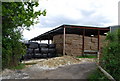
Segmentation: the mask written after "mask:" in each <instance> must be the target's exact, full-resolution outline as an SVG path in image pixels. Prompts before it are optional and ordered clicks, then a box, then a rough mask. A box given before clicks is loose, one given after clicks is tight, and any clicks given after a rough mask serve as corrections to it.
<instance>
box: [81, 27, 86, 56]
mask: <svg viewBox="0 0 120 81" xmlns="http://www.w3.org/2000/svg"><path fill="white" fill-rule="evenodd" d="M84 37H85V29H83V36H82V56H84Z"/></svg>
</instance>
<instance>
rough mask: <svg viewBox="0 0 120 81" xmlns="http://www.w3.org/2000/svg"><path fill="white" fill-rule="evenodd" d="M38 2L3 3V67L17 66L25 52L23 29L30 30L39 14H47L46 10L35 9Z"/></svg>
mask: <svg viewBox="0 0 120 81" xmlns="http://www.w3.org/2000/svg"><path fill="white" fill-rule="evenodd" d="M38 5H39V4H38V2H30V1H29V2H3V3H2V68H10V67H16V66H18V64H19V59H20V58H21V56H22V55H23V54H25V50H26V49H25V48H26V47H25V46H24V44H22V42H20V41H21V40H22V31H23V30H24V29H27V30H29V27H30V26H31V25H34V24H35V23H36V22H37V21H35V19H36V18H38V16H40V15H41V14H42V15H44V16H45V14H46V11H45V10H44V11H43V12H42V11H34V7H37V6H38Z"/></svg>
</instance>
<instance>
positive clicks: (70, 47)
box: [53, 34, 105, 56]
mask: <svg viewBox="0 0 120 81" xmlns="http://www.w3.org/2000/svg"><path fill="white" fill-rule="evenodd" d="M104 39H105V36H100V46H103V40H104ZM53 43H54V44H56V50H57V53H58V54H62V53H63V35H62V34H60V35H55V36H54V37H53ZM82 44H83V41H82V35H77V34H66V35H65V54H66V55H70V56H80V55H82ZM84 50H93V51H97V50H98V38H97V36H95V37H89V36H85V37H84Z"/></svg>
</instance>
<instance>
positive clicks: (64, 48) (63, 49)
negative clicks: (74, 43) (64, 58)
mask: <svg viewBox="0 0 120 81" xmlns="http://www.w3.org/2000/svg"><path fill="white" fill-rule="evenodd" d="M63 55H65V27H64V29H63Z"/></svg>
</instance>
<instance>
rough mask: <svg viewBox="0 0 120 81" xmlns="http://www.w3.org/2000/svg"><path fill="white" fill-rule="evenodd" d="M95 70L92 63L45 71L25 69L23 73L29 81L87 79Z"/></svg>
mask: <svg viewBox="0 0 120 81" xmlns="http://www.w3.org/2000/svg"><path fill="white" fill-rule="evenodd" d="M95 68H96V65H95V63H94V62H93V63H82V64H74V65H69V66H64V67H59V68H57V69H54V70H45V71H39V70H38V71H37V70H36V71H33V70H31V69H26V70H25V71H24V72H25V73H27V74H28V75H29V77H30V78H31V79H87V76H88V75H89V74H90V73H91V71H93V70H94V69H95Z"/></svg>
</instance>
